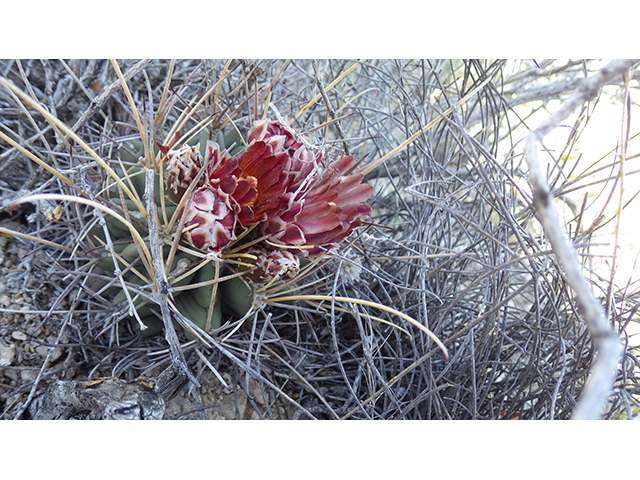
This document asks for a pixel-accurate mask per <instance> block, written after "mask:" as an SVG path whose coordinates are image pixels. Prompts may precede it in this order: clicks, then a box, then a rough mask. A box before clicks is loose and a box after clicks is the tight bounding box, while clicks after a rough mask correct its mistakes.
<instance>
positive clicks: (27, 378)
mask: <svg viewBox="0 0 640 480" xmlns="http://www.w3.org/2000/svg"><path fill="white" fill-rule="evenodd" d="M37 376H38V369H36V368H34V369H29V370H22V371H21V372H20V379H21V380H22V381H23V382H33V381H34V380H35V379H36V377H37Z"/></svg>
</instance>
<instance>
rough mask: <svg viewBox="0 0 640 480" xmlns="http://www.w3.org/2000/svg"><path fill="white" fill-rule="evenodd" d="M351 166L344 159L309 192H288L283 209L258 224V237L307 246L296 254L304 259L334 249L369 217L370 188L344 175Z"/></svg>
mask: <svg viewBox="0 0 640 480" xmlns="http://www.w3.org/2000/svg"><path fill="white" fill-rule="evenodd" d="M354 163H355V160H354V158H353V157H352V156H350V155H349V156H344V155H343V156H341V157H340V158H339V159H338V160H336V161H335V162H334V163H332V164H331V165H330V166H329V167H328V168H327V169H326V170H325V171H324V172H323V173H322V174H321V175H320V177H319V178H318V179H317V181H316V182H315V183H314V184H313V185H310V188H309V189H308V190H306V191H303V192H296V191H288V192H287V193H286V194H285V195H284V197H283V202H286V206H285V208H284V209H283V210H282V211H281V212H279V213H278V214H277V215H274V216H272V217H270V218H269V219H268V220H267V221H266V222H264V223H263V224H261V233H262V234H263V235H266V236H267V237H268V238H269V240H271V241H272V242H274V243H281V244H284V245H287V246H306V248H303V249H300V250H296V252H297V253H298V254H299V255H302V256H305V257H315V256H319V255H322V254H323V253H324V252H326V251H327V250H330V249H332V248H334V247H336V246H337V245H338V244H339V243H340V242H342V241H343V240H344V239H345V238H346V237H348V236H349V235H350V234H351V232H353V230H354V229H355V228H356V227H358V226H360V225H361V224H362V222H363V221H368V220H369V214H370V213H371V207H370V206H368V205H367V204H366V203H364V202H365V201H366V200H367V199H368V198H369V196H370V195H371V194H372V193H373V187H372V186H371V185H367V184H362V179H363V176H362V175H360V174H358V175H354V174H351V175H347V174H346V173H347V172H348V171H350V170H351V169H352V168H353V165H354Z"/></svg>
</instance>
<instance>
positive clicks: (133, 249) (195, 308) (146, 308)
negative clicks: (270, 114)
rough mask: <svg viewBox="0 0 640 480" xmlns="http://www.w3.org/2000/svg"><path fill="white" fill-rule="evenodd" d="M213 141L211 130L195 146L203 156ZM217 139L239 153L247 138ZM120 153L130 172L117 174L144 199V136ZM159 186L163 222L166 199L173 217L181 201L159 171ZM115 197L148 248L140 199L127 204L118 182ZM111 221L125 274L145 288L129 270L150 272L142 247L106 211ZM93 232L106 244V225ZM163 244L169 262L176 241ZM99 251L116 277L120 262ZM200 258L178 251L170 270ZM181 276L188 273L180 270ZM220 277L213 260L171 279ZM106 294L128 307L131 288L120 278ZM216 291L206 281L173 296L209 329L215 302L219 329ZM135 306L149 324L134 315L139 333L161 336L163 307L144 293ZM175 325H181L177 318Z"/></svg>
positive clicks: (214, 324)
mask: <svg viewBox="0 0 640 480" xmlns="http://www.w3.org/2000/svg"><path fill="white" fill-rule="evenodd" d="M208 139H209V132H208V131H203V132H202V133H201V134H200V135H199V136H198V137H196V138H195V139H194V141H193V144H197V143H200V150H201V152H202V154H204V151H205V149H206V143H207V140H208ZM217 141H218V142H219V144H220V145H221V146H222V147H223V148H228V147H230V146H233V147H232V151H233V152H234V154H236V153H238V152H239V151H241V149H242V148H244V144H243V143H242V139H241V138H240V135H239V134H238V133H237V132H236V131H235V129H231V130H230V131H229V133H228V134H223V133H222V132H220V133H218V135H217ZM158 152H159V149H158V147H157V146H156V145H154V154H157V153H158ZM118 155H119V157H120V160H122V162H123V165H124V168H125V169H126V172H125V171H124V170H123V168H122V167H121V166H116V167H115V168H114V170H115V172H116V173H117V174H118V176H119V177H120V178H121V179H122V180H123V181H124V182H125V183H126V184H127V185H128V184H129V182H130V185H131V186H133V189H135V192H136V193H137V195H138V196H139V198H140V199H142V198H143V195H144V190H145V175H144V168H143V167H141V166H139V157H140V156H141V155H143V147H142V142H141V140H140V139H139V138H138V139H130V140H127V141H125V142H124V143H123V144H122V145H121V148H120V150H119V152H118ZM130 164H134V166H130ZM110 183H112V182H110ZM154 187H155V188H154V192H155V203H156V205H157V207H158V217H159V220H160V222H163V219H164V215H163V214H162V211H161V208H162V207H161V206H162V205H163V203H164V209H165V211H166V218H167V219H169V218H171V217H172V216H173V215H174V213H175V211H176V209H177V205H176V204H175V203H174V202H173V201H172V200H171V199H170V197H169V196H168V195H167V193H168V192H167V190H166V188H162V186H161V185H160V176H159V175H156V177H155V185H154ZM162 192H164V193H165V198H164V201H163V199H162V198H161V195H162ZM109 197H110V200H111V202H112V208H114V210H115V211H117V212H118V213H120V214H121V215H122V216H125V217H126V216H127V215H128V216H129V218H130V219H131V223H132V224H133V226H134V227H135V229H136V230H137V231H138V233H139V234H140V235H141V236H142V238H143V239H144V240H145V243H146V244H147V246H148V245H149V240H148V224H147V221H146V220H145V219H144V217H143V215H142V214H141V212H139V211H138V209H137V208H136V206H135V203H134V202H133V201H132V200H131V199H128V198H125V200H124V203H123V201H122V197H121V196H120V193H119V192H118V190H117V187H115V186H112V187H111V188H110V191H109ZM125 209H126V214H125ZM105 221H106V223H107V228H108V230H109V235H110V237H111V241H112V246H113V251H114V252H115V253H116V254H117V255H118V256H119V258H117V263H118V267H119V268H120V270H121V271H125V273H124V274H123V279H124V280H125V282H127V284H129V285H139V286H143V284H144V282H143V280H142V279H141V278H140V277H139V276H138V275H136V274H135V272H132V271H131V270H126V269H127V267H128V266H129V265H132V264H133V265H134V267H135V268H136V269H137V270H138V271H139V272H140V273H141V274H143V275H147V273H146V271H145V269H144V267H143V263H142V262H141V261H140V260H139V259H140V251H139V248H138V246H137V245H136V243H135V242H134V240H133V238H132V235H131V232H130V231H129V229H128V228H127V227H126V226H125V225H124V224H123V223H122V222H120V221H119V220H117V219H116V218H115V217H113V216H111V215H105ZM91 233H92V234H93V235H95V237H97V238H99V239H100V240H101V241H102V242H103V243H105V242H106V239H105V236H104V232H103V230H102V227H100V226H96V227H95V228H94V229H93V230H92V232H91ZM161 248H162V255H163V258H164V259H165V260H166V258H167V256H168V254H169V251H170V245H167V244H164V245H162V247H161ZM97 252H98V254H99V255H100V257H99V259H98V261H97V264H96V266H97V268H98V271H102V272H104V273H105V274H106V275H113V274H114V260H113V259H112V258H111V253H110V250H108V249H107V248H105V247H98V248H97ZM198 261H200V260H199V259H198V258H196V257H194V256H192V255H189V254H186V253H183V252H181V251H179V250H178V251H177V252H176V254H175V256H174V260H173V264H172V265H171V268H170V269H169V270H168V272H167V273H170V272H173V271H174V269H176V267H177V265H184V264H188V265H189V266H188V268H189V269H190V270H193V269H194V268H193V267H194V266H196V265H197V262H198ZM179 262H181V263H179ZM176 276H177V277H181V276H182V275H181V274H180V273H178V274H177V275H176ZM214 276H215V267H214V265H213V264H212V263H211V262H208V263H207V264H206V265H204V266H203V267H201V268H200V269H198V270H197V271H195V272H193V273H191V274H189V275H187V276H185V277H184V278H180V280H179V281H177V282H171V281H170V283H171V285H172V286H173V287H179V286H187V285H190V284H191V283H201V282H206V281H208V280H211V279H213V278H214ZM128 290H129V295H130V297H131V298H135V296H136V293H135V291H134V290H132V289H128ZM106 294H113V295H114V297H113V304H114V305H115V306H119V307H124V306H125V305H126V304H127V302H128V300H127V296H126V294H125V292H124V291H123V290H122V288H121V287H120V286H119V282H114V283H113V287H111V288H110V289H109V290H108V292H107V293H106ZM212 294H213V285H205V286H203V287H199V288H194V289H192V290H179V291H175V292H173V294H172V297H173V301H174V304H175V306H176V308H177V309H178V311H179V312H180V313H181V314H182V315H183V316H185V317H186V318H188V319H189V320H191V321H192V322H193V323H194V324H195V325H197V326H198V327H200V328H201V329H203V330H204V329H205V328H206V327H207V325H206V324H207V318H208V316H209V315H208V313H209V308H210V306H212V308H213V311H212V313H211V318H210V326H209V328H210V329H214V330H215V329H217V328H219V327H220V324H221V317H222V313H221V308H220V304H221V302H220V299H219V297H220V289H217V294H216V298H215V299H214V301H213V302H212V301H211V296H212ZM134 306H135V307H136V311H137V313H138V316H139V317H140V318H141V320H142V322H143V323H144V324H145V325H146V326H147V327H148V328H147V329H145V330H142V329H140V325H139V323H138V321H137V320H136V319H135V318H133V317H131V318H130V325H131V327H132V328H133V330H134V331H138V332H140V334H142V335H146V336H151V335H157V334H160V333H161V332H162V331H163V329H164V325H163V322H162V319H161V318H159V317H158V316H157V312H158V311H159V308H158V307H157V305H155V304H154V303H153V302H152V301H148V300H145V299H144V298H141V297H138V298H136V300H134ZM174 324H176V325H177V323H176V322H175V321H174ZM183 331H184V334H185V336H186V337H187V338H188V339H189V340H193V339H194V338H196V336H195V335H194V334H193V333H192V332H191V331H190V330H189V329H188V328H183Z"/></svg>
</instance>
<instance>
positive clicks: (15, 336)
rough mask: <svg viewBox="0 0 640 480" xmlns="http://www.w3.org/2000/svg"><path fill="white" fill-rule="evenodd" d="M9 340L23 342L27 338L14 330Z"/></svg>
mask: <svg viewBox="0 0 640 480" xmlns="http://www.w3.org/2000/svg"><path fill="white" fill-rule="evenodd" d="M11 338H13V339H15V340H20V341H22V342H24V341H25V340H27V338H28V337H27V336H26V335H25V334H24V333H23V332H21V331H20V330H16V331H14V332H13V333H12V334H11Z"/></svg>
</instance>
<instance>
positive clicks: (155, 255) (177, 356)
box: [144, 168, 200, 387]
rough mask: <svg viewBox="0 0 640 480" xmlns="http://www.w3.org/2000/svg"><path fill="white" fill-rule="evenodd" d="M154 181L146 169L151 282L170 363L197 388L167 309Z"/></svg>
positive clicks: (167, 290) (153, 173)
mask: <svg viewBox="0 0 640 480" xmlns="http://www.w3.org/2000/svg"><path fill="white" fill-rule="evenodd" d="M154 180H155V172H154V170H153V169H150V168H147V169H146V176H145V190H144V198H145V200H146V204H147V213H148V219H147V223H148V225H149V250H150V252H151V259H152V265H153V276H154V278H153V281H154V284H155V287H156V288H155V290H156V291H155V295H156V300H157V302H158V305H160V311H161V312H162V323H163V324H164V335H165V338H166V340H167V343H168V344H169V350H170V352H171V361H172V362H173V364H174V365H176V366H177V367H178V368H179V369H180V370H181V371H182V372H184V373H185V374H186V376H187V378H189V380H191V382H192V383H193V384H194V385H195V386H197V387H199V386H200V384H199V383H198V381H197V380H196V378H195V377H194V376H193V374H192V373H191V372H190V371H189V368H188V367H187V362H186V360H185V358H184V353H183V352H182V349H181V348H180V341H179V340H178V335H177V333H176V329H175V327H174V326H173V321H172V320H171V310H170V309H169V302H168V299H167V295H168V293H169V283H168V281H167V276H166V274H165V271H164V268H163V263H164V262H163V258H162V250H161V248H160V239H159V235H158V216H157V210H156V208H157V207H156V202H155V195H154Z"/></svg>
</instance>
